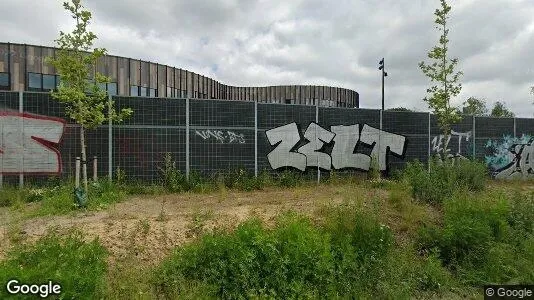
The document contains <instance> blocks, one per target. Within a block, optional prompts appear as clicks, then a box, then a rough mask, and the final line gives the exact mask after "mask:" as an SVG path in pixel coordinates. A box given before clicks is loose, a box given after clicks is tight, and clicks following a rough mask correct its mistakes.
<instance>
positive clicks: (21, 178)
mask: <svg viewBox="0 0 534 300" xmlns="http://www.w3.org/2000/svg"><path fill="white" fill-rule="evenodd" d="M19 113H21V114H23V113H24V94H23V92H22V91H19ZM20 127H21V132H23V133H24V118H20ZM22 136H24V134H22ZM20 144H21V145H22V147H23V148H24V141H21V143H20ZM20 162H21V164H20V166H21V168H22V170H21V171H20V173H19V188H21V189H22V188H23V187H24V149H22V153H21V154H20Z"/></svg>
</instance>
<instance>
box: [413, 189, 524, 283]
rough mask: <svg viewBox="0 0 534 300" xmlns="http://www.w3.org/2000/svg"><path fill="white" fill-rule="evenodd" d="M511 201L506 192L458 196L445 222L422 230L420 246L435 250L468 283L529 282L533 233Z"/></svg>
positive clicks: (447, 209) (446, 209)
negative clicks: (529, 230)
mask: <svg viewBox="0 0 534 300" xmlns="http://www.w3.org/2000/svg"><path fill="white" fill-rule="evenodd" d="M516 201H517V200H516ZM512 203H513V202H511V201H509V199H507V196H506V195H505V194H495V193H487V194H483V195H477V196H471V197H469V196H468V195H465V194H464V195H460V194H459V195H456V196H455V197H454V198H453V199H451V200H447V201H446V202H445V203H444V207H443V210H444V219H443V226H442V227H436V226H435V227H430V228H424V229H422V230H421V233H420V236H419V240H420V243H421V246H422V248H423V249H425V250H430V249H436V250H437V252H438V253H439V258H440V259H441V260H442V261H443V263H444V264H445V265H446V266H447V267H448V268H449V269H450V270H451V271H453V272H455V273H456V275H457V276H458V277H459V278H460V280H462V281H463V282H464V283H467V284H471V285H475V286H476V285H482V284H489V283H495V284H505V283H508V282H529V281H531V280H532V278H533V277H534V271H531V270H532V269H534V260H532V259H531V258H534V248H533V247H532V244H531V243H532V241H533V240H534V235H532V234H531V233H529V232H528V228H529V226H531V225H527V226H526V227H525V226H524V224H525V222H524V221H523V220H524V215H522V214H521V213H519V212H518V207H514V205H518V204H517V203H516V204H512ZM521 205H525V204H521ZM527 206H528V204H527ZM527 211H528V209H527ZM528 222H529V221H526V223H528ZM525 228H527V229H525Z"/></svg>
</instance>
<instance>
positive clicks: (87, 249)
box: [0, 231, 107, 299]
mask: <svg viewBox="0 0 534 300" xmlns="http://www.w3.org/2000/svg"><path fill="white" fill-rule="evenodd" d="M106 256H107V252H106V250H105V249H104V247H103V246H102V245H101V244H100V243H99V242H98V240H93V241H90V242H86V241H85V238H84V236H83V235H82V234H81V233H80V232H78V231H72V232H70V233H68V234H66V235H59V234H57V233H54V232H50V233H49V234H48V235H46V236H44V237H42V238H41V239H39V240H38V241H37V242H36V243H34V244H29V245H20V246H19V247H17V248H15V249H13V250H12V251H11V252H10V253H8V255H7V258H6V259H5V260H4V261H0V282H2V283H6V282H8V281H9V280H11V279H13V278H16V279H17V280H18V281H19V282H21V283H26V284H46V283H48V280H52V281H53V282H54V283H56V284H60V285H61V292H62V293H61V298H62V299H95V298H99V297H101V296H102V291H103V290H104V286H105V281H104V279H105V273H106V268H107V263H106ZM6 293H7V291H6V290H5V289H4V288H2V289H0V298H2V299H8V298H14V296H13V295H8V294H6ZM22 296H23V295H19V297H21V298H24V297H22ZM15 298H16V297H15Z"/></svg>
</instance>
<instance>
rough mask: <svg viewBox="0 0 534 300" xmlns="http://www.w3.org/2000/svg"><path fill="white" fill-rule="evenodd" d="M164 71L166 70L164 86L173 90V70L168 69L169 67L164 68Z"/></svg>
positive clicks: (171, 68)
mask: <svg viewBox="0 0 534 300" xmlns="http://www.w3.org/2000/svg"><path fill="white" fill-rule="evenodd" d="M165 69H166V73H167V74H166V77H165V78H166V85H167V86H169V87H171V88H174V87H175V85H174V68H173V67H169V66H165Z"/></svg>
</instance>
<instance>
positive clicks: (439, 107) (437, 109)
mask: <svg viewBox="0 0 534 300" xmlns="http://www.w3.org/2000/svg"><path fill="white" fill-rule="evenodd" d="M440 4H441V7H440V8H438V9H436V11H435V12H434V15H435V16H436V19H435V21H434V23H435V24H436V26H435V27H436V29H438V30H439V32H440V33H441V36H440V38H439V41H438V44H437V45H436V46H434V47H433V48H432V50H430V51H429V52H428V58H429V59H430V60H429V62H424V61H422V62H420V63H419V67H420V68H421V71H423V73H424V74H425V75H426V76H427V77H428V78H429V79H430V81H431V82H432V83H433V84H434V85H433V86H431V87H430V88H428V89H427V93H428V96H427V97H425V98H424V101H425V102H427V104H428V106H429V107H430V109H432V112H433V113H434V114H435V115H436V117H437V118H438V125H439V127H440V128H441V130H442V132H443V135H444V136H445V138H446V139H448V137H449V136H450V133H451V126H452V125H453V124H454V123H457V122H458V121H460V120H461V118H462V117H461V115H460V113H459V109H458V108H457V107H454V106H452V105H451V99H452V98H453V97H456V96H457V95H458V94H459V93H460V91H461V90H462V84H461V83H459V81H460V77H461V76H462V75H463V73H462V72H456V71H455V68H456V66H457V64H458V58H452V59H451V58H449V38H448V36H449V28H448V27H447V20H448V18H449V13H450V11H451V6H450V5H448V4H447V2H446V0H440ZM443 155H444V157H446V153H443Z"/></svg>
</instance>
